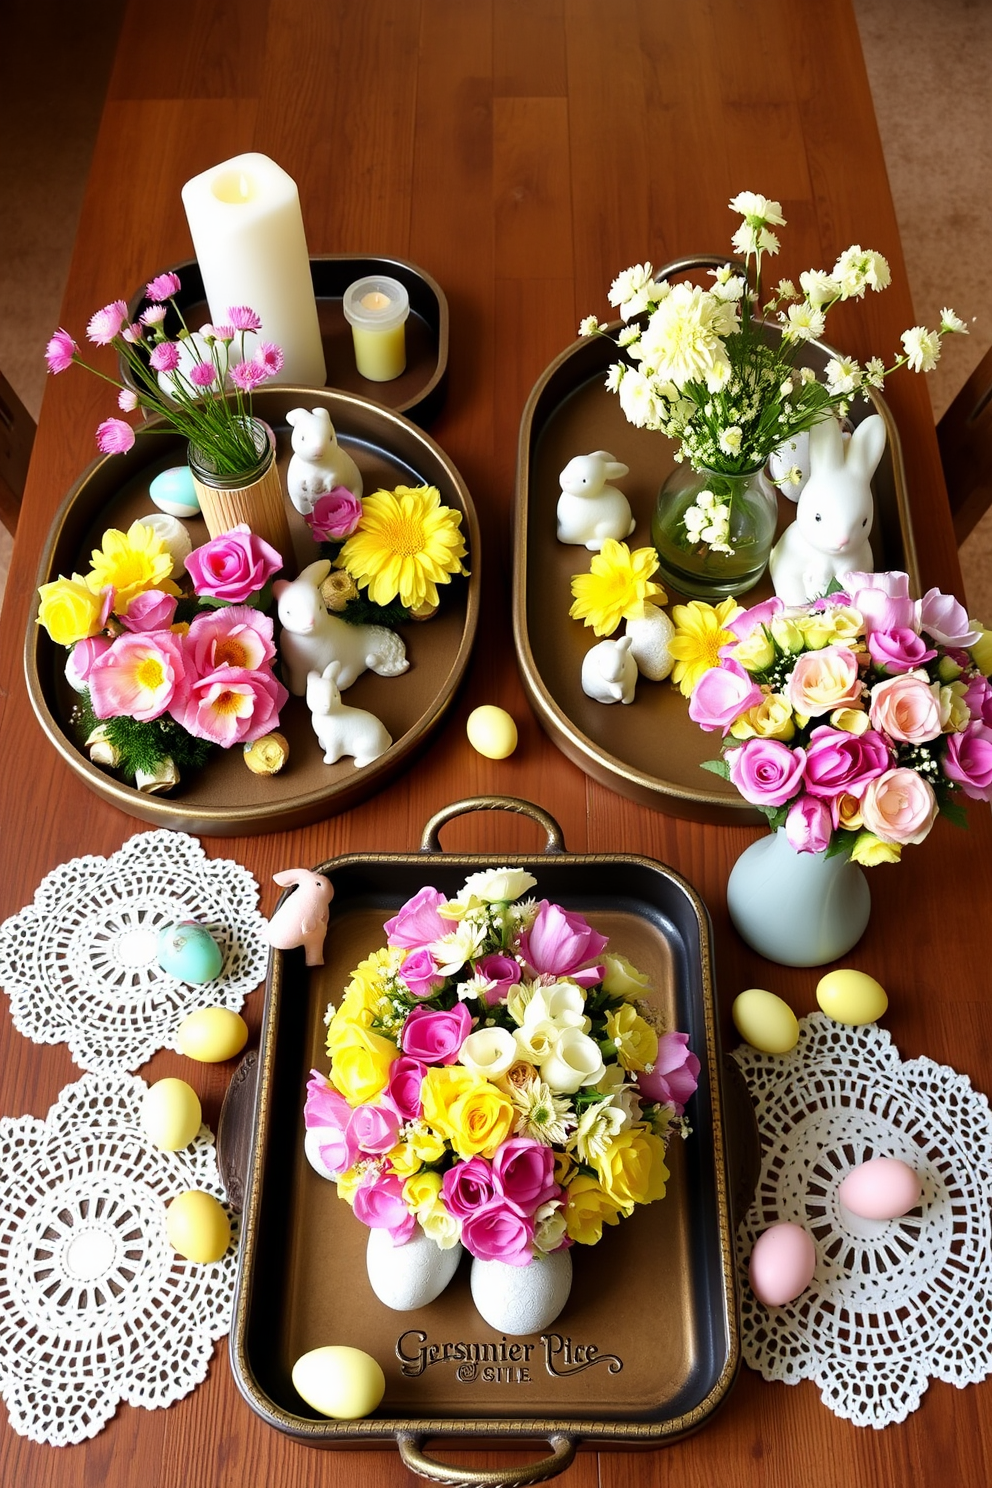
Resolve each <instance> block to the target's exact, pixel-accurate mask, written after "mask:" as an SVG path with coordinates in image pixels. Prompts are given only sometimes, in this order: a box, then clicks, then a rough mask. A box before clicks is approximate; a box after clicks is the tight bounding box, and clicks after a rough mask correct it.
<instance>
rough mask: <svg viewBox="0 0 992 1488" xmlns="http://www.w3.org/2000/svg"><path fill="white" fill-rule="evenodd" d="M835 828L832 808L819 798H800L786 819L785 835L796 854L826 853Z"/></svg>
mask: <svg viewBox="0 0 992 1488" xmlns="http://www.w3.org/2000/svg"><path fill="white" fill-rule="evenodd" d="M833 828H834V821H833V813H832V812H831V809H830V806H829V805H828V803H827V802H826V801H824V800H822V799H821V798H820V797H819V796H799V797H798V798H797V799H796V800H795V801H793V803H792V805H791V806H790V807H789V814H788V816H787V817H786V819H785V835H786V837H788V839H789V842H790V843H791V845H792V846H793V847H794V848H795V850H796V852H807V853H821V852H826V850H827V848H828V847H829V846H830V839H831V837H832V836H833Z"/></svg>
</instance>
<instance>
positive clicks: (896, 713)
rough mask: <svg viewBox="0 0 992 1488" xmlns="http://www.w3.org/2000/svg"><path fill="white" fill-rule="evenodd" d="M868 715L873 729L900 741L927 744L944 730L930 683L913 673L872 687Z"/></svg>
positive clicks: (892, 678)
mask: <svg viewBox="0 0 992 1488" xmlns="http://www.w3.org/2000/svg"><path fill="white" fill-rule="evenodd" d="M868 717H869V719H870V720H871V726H872V728H874V729H878V730H880V732H881V733H883V734H887V735H888V736H889V738H890V739H895V740H896V741H897V742H898V743H900V744H926V743H927V742H928V740H930V739H936V738H937V736H938V734H940V733H941V732H942V730H941V727H940V708H939V706H938V704H937V699H936V698H935V697H934V695H933V690H932V688H931V687H930V684H929V683H928V682H927V681H926V680H925V679H924V678H923V677H917V676H913V675H912V674H910V675H908V676H903V677H888V678H887V679H886V680H885V681H884V682H879V683H877V684H876V686H874V687H873V688H872V690H871V701H870V703H869V705H868Z"/></svg>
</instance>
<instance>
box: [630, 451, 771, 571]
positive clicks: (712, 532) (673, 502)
mask: <svg viewBox="0 0 992 1488" xmlns="http://www.w3.org/2000/svg"><path fill="white" fill-rule="evenodd" d="M701 498H702V499H701ZM690 508H691V509H692V512H691V513H690ZM687 514H689V520H688V522H687V520H686V517H687ZM777 517H778V503H777V498H776V494H775V488H774V486H773V485H772V483H771V481H770V480H769V479H768V477H767V475H766V474H765V469H764V466H763V465H759V466H756V467H755V468H754V469H753V470H745V471H742V472H741V473H740V474H738V475H724V474H722V473H721V472H719V471H715V470H706V469H702V468H700V469H696V468H695V467H694V466H691V465H677V466H676V467H675V469H674V470H673V471H672V473H671V474H670V475H669V477H668V479H667V480H666V481H665V483H664V485H663V486H662V488H661V490H660V491H659V493H658V499H657V501H656V503H655V509H654V516H653V518H652V520H651V541H652V542H653V543H654V546H655V548H656V549H657V552H658V558H659V561H660V572H659V573H658V575H657V577H658V578H660V579H661V580H662V581H663V582H664V583H665V584H666V585H671V587H672V588H673V589H676V590H677V591H678V592H679V593H680V594H685V595H688V596H689V598H691V599H707V600H714V599H716V600H720V599H726V598H727V597H728V596H729V595H735V594H744V593H745V592H746V591H747V590H748V589H751V588H753V587H754V585H755V584H756V583H757V582H758V580H759V579H760V578H761V575H762V574H763V573H764V571H765V569H766V567H767V565H768V555H769V553H770V552H771V550H772V544H773V542H774V540H775V524H776V520H777ZM710 518H712V521H710V520H708V519H710ZM704 534H706V535H704Z"/></svg>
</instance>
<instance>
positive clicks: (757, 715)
mask: <svg viewBox="0 0 992 1488" xmlns="http://www.w3.org/2000/svg"><path fill="white" fill-rule="evenodd" d="M730 732H731V733H732V734H733V736H734V738H735V739H753V738H755V737H757V738H759V739H783V740H789V739H791V738H792V736H793V734H794V733H795V732H796V725H795V723H794V721H793V713H792V708H791V706H790V703H789V700H788V698H786V697H783V696H782V694H781V693H780V692H773V693H770V694H769V695H768V697H765V698H762V700H761V702H760V703H758V704H756V706H755V707H753V708H749V709H748V710H747V712H746V713H744V714H742V716H741V717H740V718H738V719H737V721H736V722H735V723H733V724H732V725H731V729H730Z"/></svg>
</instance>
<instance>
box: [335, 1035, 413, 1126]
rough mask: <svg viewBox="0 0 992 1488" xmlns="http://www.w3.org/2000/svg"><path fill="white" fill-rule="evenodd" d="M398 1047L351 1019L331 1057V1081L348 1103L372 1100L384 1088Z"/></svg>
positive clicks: (362, 1102) (353, 1104) (358, 1103)
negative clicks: (351, 1021) (352, 1021)
mask: <svg viewBox="0 0 992 1488" xmlns="http://www.w3.org/2000/svg"><path fill="white" fill-rule="evenodd" d="M398 1054H399V1050H398V1049H397V1047H396V1045H395V1044H394V1043H393V1042H392V1040H391V1039H386V1038H383V1037H382V1035H381V1034H379V1033H373V1032H372V1030H371V1029H370V1028H362V1027H361V1026H360V1025H359V1024H358V1023H352V1024H351V1025H350V1027H349V1028H348V1029H347V1030H343V1037H342V1038H341V1040H340V1042H338V1043H337V1044H336V1045H335V1048H334V1053H333V1057H332V1059H331V1084H332V1085H333V1086H334V1088H335V1089H336V1090H339V1091H340V1092H341V1094H342V1095H343V1096H344V1098H345V1100H346V1101H347V1102H348V1104H349V1105H350V1106H361V1105H364V1104H365V1103H366V1102H367V1101H374V1100H375V1098H376V1096H377V1095H379V1094H381V1092H382V1091H383V1090H385V1088H386V1083H387V1081H388V1079H389V1067H390V1065H391V1064H392V1062H393V1060H394V1059H396V1057H397V1055H398Z"/></svg>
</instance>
